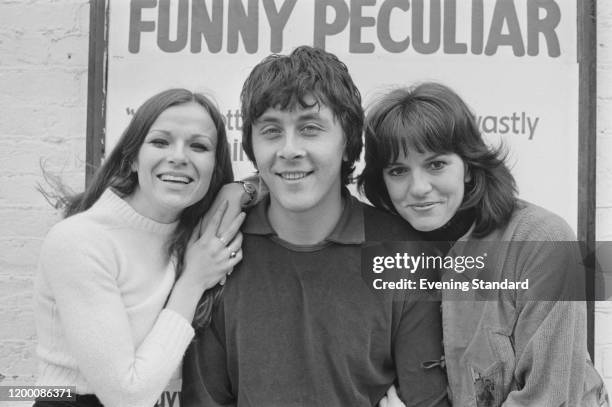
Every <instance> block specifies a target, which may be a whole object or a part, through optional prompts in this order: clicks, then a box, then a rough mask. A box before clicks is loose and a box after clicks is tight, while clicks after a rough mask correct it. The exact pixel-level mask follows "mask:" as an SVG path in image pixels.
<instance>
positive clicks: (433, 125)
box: [359, 83, 605, 406]
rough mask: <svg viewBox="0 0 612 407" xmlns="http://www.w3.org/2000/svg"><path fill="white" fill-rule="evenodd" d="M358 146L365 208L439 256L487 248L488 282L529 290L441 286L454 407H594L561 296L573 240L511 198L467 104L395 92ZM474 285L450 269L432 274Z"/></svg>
mask: <svg viewBox="0 0 612 407" xmlns="http://www.w3.org/2000/svg"><path fill="white" fill-rule="evenodd" d="M365 145H366V153H365V169H364V171H363V173H362V174H361V176H360V177H359V185H360V187H361V188H362V190H363V191H364V192H365V195H366V196H367V198H368V199H369V200H370V202H372V204H374V205H375V206H377V207H379V208H384V209H386V210H388V211H391V212H393V213H397V214H399V215H400V216H401V217H403V218H404V219H405V220H406V221H408V222H409V223H410V224H411V225H412V226H413V227H414V228H415V229H417V230H418V231H420V232H421V233H422V235H423V236H424V238H425V239H426V240H430V241H432V242H438V245H439V247H440V249H441V250H442V251H443V254H445V255H446V256H450V257H451V258H455V259H456V258H461V257H464V258H465V256H466V255H469V254H475V255H477V254H482V253H486V254H485V255H484V256H485V257H486V266H487V267H486V269H485V270H483V271H482V272H481V273H482V274H488V275H487V279H488V281H503V280H506V281H511V282H519V281H521V282H524V281H526V280H531V283H532V286H531V287H530V290H527V291H521V290H502V289H497V290H492V291H490V292H488V293H487V294H486V296H485V297H484V299H486V300H487V301H484V300H482V299H483V298H479V297H478V295H479V294H477V290H469V291H468V292H463V291H458V292H457V291H453V290H448V289H447V290H443V293H442V298H443V306H442V308H443V311H442V314H443V315H442V316H443V331H444V349H445V361H444V363H445V365H446V369H447V375H448V379H449V387H450V392H449V393H450V396H451V397H452V401H453V404H454V405H457V406H467V405H477V406H501V405H502V404H503V405H507V406H510V405H512V406H519V405H520V406H527V405H529V406H536V405H537V406H560V405H567V406H578V405H592V406H595V405H597V406H599V405H600V403H602V405H603V403H604V398H605V395H603V394H602V393H604V391H603V384H602V381H601V379H600V378H599V377H598V375H597V373H596V372H595V370H594V368H593V366H592V364H591V361H590V357H589V355H588V353H587V347H586V307H585V303H584V301H563V300H564V299H567V298H568V297H565V295H566V294H567V292H566V291H564V290H566V289H568V286H569V288H572V287H571V284H570V283H568V282H569V281H572V279H573V278H576V277H581V276H582V275H571V274H572V273H573V271H574V270H572V268H571V265H572V264H576V259H577V258H578V256H577V254H576V251H575V250H573V249H572V248H573V245H569V244H563V243H562V242H569V241H575V240H576V238H575V236H574V233H573V231H572V230H571V228H570V227H569V226H568V225H567V223H566V222H565V221H564V220H563V219H561V218H560V217H559V216H557V215H555V214H553V213H551V212H549V211H547V210H545V209H543V208H540V207H538V206H536V205H533V204H531V203H529V202H526V201H523V200H520V199H518V198H517V197H516V185H515V181H514V178H513V176H512V174H511V173H510V170H509V169H508V167H507V166H506V164H505V162H504V154H503V153H502V150H501V149H494V148H491V147H489V146H487V145H486V144H485V142H484V140H483V139H482V137H481V134H480V132H479V131H478V127H477V125H476V122H475V120H474V116H473V114H472V113H471V112H470V110H469V108H468V107H467V105H466V104H465V102H464V101H463V100H462V99H461V98H460V97H459V96H458V95H457V94H456V93H455V92H453V91H452V90H451V89H449V88H447V87H445V86H443V85H440V84H436V83H424V84H421V85H418V86H416V87H414V88H411V89H405V88H402V89H397V90H394V91H392V92H390V93H388V94H387V95H385V96H384V97H383V98H382V99H381V100H380V101H378V103H376V104H375V105H374V106H373V107H372V108H371V109H370V111H369V113H368V115H367V118H366V136H365ZM566 248H567V249H568V250H565V249H566ZM477 278H482V275H480V274H478V273H470V272H465V273H456V272H453V270H450V271H449V270H446V271H445V272H444V273H443V275H442V277H441V279H442V282H447V283H452V282H456V281H465V282H467V283H472V282H473V281H474V280H476V279H477ZM478 284H479V283H478ZM492 286H493V287H494V285H492ZM534 292H535V294H533V293H534ZM528 294H533V296H531V297H530V296H529V295H528ZM538 296H539V298H538ZM570 297H571V296H570ZM571 298H573V299H575V297H571ZM534 299H535V300H538V299H539V300H541V301H532V300H534ZM582 299H584V297H582ZM399 390H400V391H402V390H403V389H399ZM408 391H409V389H408Z"/></svg>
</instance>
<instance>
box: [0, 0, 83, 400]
mask: <svg viewBox="0 0 612 407" xmlns="http://www.w3.org/2000/svg"><path fill="white" fill-rule="evenodd" d="M88 37H89V3H88V1H87V0H61V1H59V0H58V1H53V0H22V1H15V0H12V1H11V0H0V89H1V91H0V112H1V113H0V116H1V119H0V382H2V383H3V384H6V383H9V382H18V383H29V382H31V381H33V379H34V374H35V372H36V357H35V354H34V349H35V340H36V338H35V328H34V318H33V315H32V311H31V309H32V306H31V303H32V277H33V275H34V272H35V265H36V260H37V258H38V252H39V249H40V244H41V242H42V238H43V237H44V235H45V234H46V232H47V230H48V229H49V228H50V227H51V225H53V224H54V223H55V222H56V221H57V220H58V219H59V216H58V215H59V214H58V213H56V211H55V210H53V208H52V207H51V206H50V205H49V204H48V203H47V202H46V201H45V199H44V198H43V196H42V195H41V194H40V193H39V192H37V190H36V185H37V183H39V182H42V176H41V167H40V166H41V162H40V159H41V158H43V159H44V160H45V162H44V165H45V167H46V168H47V169H48V170H49V171H51V172H53V173H55V174H61V176H62V179H63V180H64V181H65V182H66V184H68V185H69V186H72V187H73V188H74V189H77V190H79V189H82V188H83V185H84V172H85V171H84V168H85V166H84V162H85V121H86V116H87V110H86V108H87V59H88V54H87V52H88ZM0 404H1V403H0Z"/></svg>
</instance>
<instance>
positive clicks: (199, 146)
mask: <svg viewBox="0 0 612 407" xmlns="http://www.w3.org/2000/svg"><path fill="white" fill-rule="evenodd" d="M191 148H192V149H193V150H194V151H197V152H204V151H209V150H210V148H209V147H208V146H207V145H206V144H202V143H192V144H191Z"/></svg>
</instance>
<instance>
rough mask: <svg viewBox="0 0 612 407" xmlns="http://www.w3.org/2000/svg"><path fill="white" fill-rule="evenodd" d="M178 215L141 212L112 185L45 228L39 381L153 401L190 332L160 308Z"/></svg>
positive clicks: (127, 401)
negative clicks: (162, 218) (167, 219)
mask: <svg viewBox="0 0 612 407" xmlns="http://www.w3.org/2000/svg"><path fill="white" fill-rule="evenodd" d="M175 227H176V223H172V224H161V223H158V222H155V221H153V220H151V219H149V218H146V217H144V216H142V215H140V214H138V213H137V212H136V211H135V210H134V209H133V208H132V207H131V206H130V205H129V204H128V203H127V202H125V201H124V200H123V199H121V198H120V197H119V196H117V195H116V194H115V193H113V192H112V191H110V190H107V191H106V192H104V194H103V195H102V196H101V197H100V199H99V200H98V201H97V202H96V203H95V204H94V205H93V206H92V207H91V208H90V209H89V210H87V211H85V212H82V213H80V214H77V215H74V216H72V217H70V218H68V219H65V220H63V221H61V222H60V223H58V224H57V225H55V226H54V227H53V228H52V229H51V231H50V232H49V234H48V235H47V237H46V239H45V241H44V243H43V247H42V251H41V255H40V260H39V269H38V275H37V278H36V285H35V291H36V293H35V315H36V328H37V332H38V348H37V353H38V356H39V358H40V367H39V377H38V384H40V385H73V386H76V391H77V393H78V394H92V393H93V394H96V395H97V396H98V398H99V399H100V401H101V402H102V404H104V405H105V407H116V406H121V407H127V406H138V407H150V406H153V405H154V404H155V401H156V400H157V399H158V397H159V395H160V393H161V392H162V391H163V390H164V388H165V386H166V385H167V384H168V381H169V380H170V378H171V377H172V376H173V374H175V372H176V371H177V368H178V367H179V365H180V362H181V359H182V357H183V353H184V352H185V349H186V348H187V346H188V344H189V342H190V341H191V339H192V338H193V335H194V332H193V329H192V327H191V325H190V323H189V321H187V320H185V319H184V318H183V317H182V316H180V315H179V314H177V313H175V312H173V311H170V310H166V309H163V307H164V303H165V301H166V299H167V297H168V294H169V293H170V290H171V289H172V285H173V283H174V279H175V271H174V266H173V263H172V262H171V261H170V260H169V259H168V255H167V249H166V242H167V240H168V238H169V236H170V234H171V233H172V231H173V230H174V229H175Z"/></svg>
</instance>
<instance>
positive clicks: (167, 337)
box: [149, 309, 195, 360]
mask: <svg viewBox="0 0 612 407" xmlns="http://www.w3.org/2000/svg"><path fill="white" fill-rule="evenodd" d="M149 335H151V337H152V338H156V342H157V343H158V344H159V346H161V347H162V348H163V349H165V350H166V351H167V354H166V357H167V358H168V359H169V360H171V359H174V358H179V359H182V358H183V354H184V353H185V349H187V346H189V342H191V340H192V339H193V337H194V335H195V332H194V330H193V327H192V326H191V324H190V323H189V322H188V321H187V320H186V319H185V318H184V317H183V316H182V315H180V314H178V313H177V312H174V311H172V310H169V309H163V310H162V312H161V313H160V314H159V316H158V317H157V322H156V323H155V325H154V326H153V329H152V330H151V332H150V334H149Z"/></svg>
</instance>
